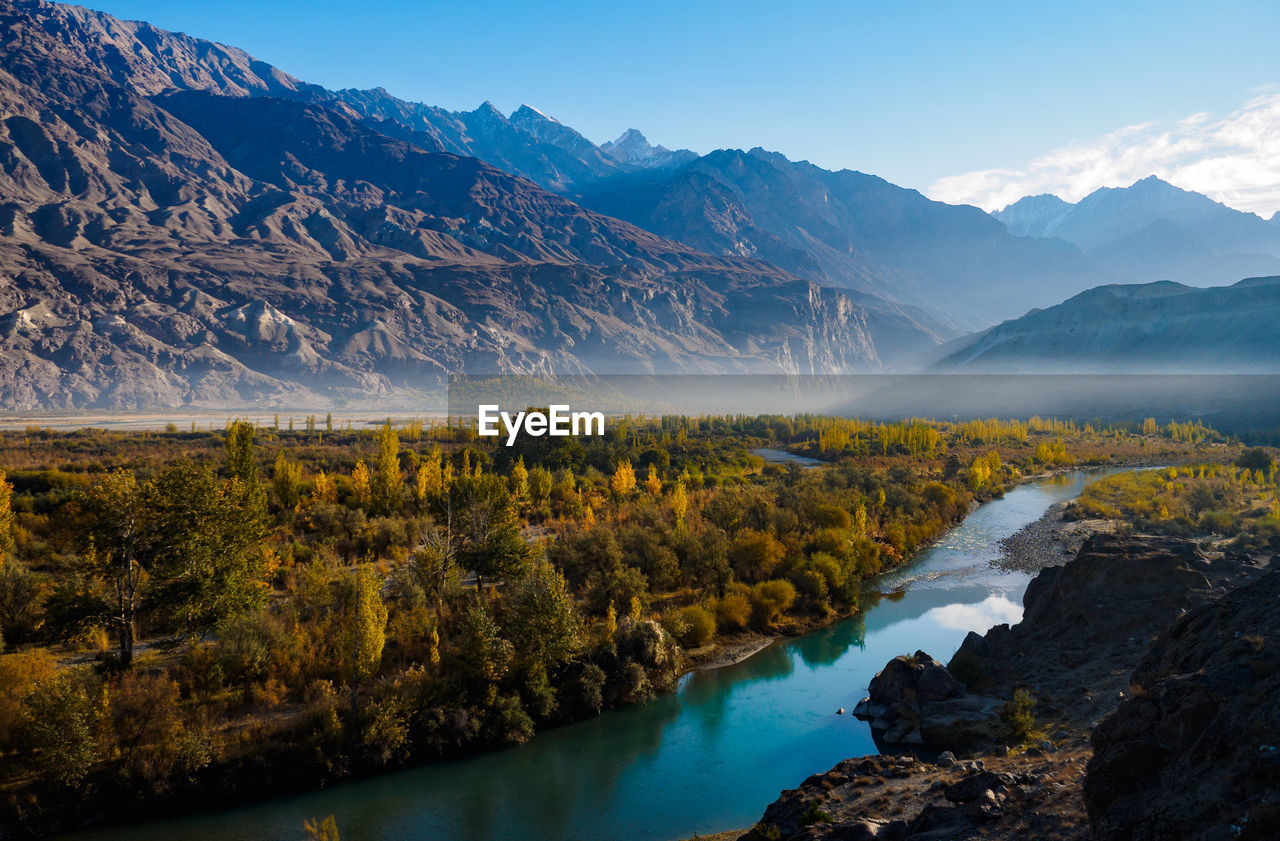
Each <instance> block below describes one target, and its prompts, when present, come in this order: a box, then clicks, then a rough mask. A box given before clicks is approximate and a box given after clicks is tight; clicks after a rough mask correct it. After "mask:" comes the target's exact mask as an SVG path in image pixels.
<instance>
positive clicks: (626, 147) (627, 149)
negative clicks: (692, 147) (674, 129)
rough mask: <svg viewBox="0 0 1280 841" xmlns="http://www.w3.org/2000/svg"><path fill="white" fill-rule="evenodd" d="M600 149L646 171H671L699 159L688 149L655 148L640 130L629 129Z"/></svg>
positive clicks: (602, 145) (603, 144) (616, 158)
mask: <svg viewBox="0 0 1280 841" xmlns="http://www.w3.org/2000/svg"><path fill="white" fill-rule="evenodd" d="M600 149H601V150H602V151H603V152H605V153H606V154H608V155H610V156H611V157H613V158H614V159H615V160H618V161H622V162H623V163H626V164H632V165H633V166H638V167H643V168H645V169H670V168H672V167H676V166H679V165H680V164H683V163H688V162H689V161H691V160H693V159H694V158H696V157H698V156H697V154H695V153H694V152H690V151H689V150H688V149H676V150H675V151H672V150H671V149H668V148H667V147H666V146H654V145H652V144H650V143H649V139H648V138H646V137H645V136H644V135H643V134H641V133H640V131H639V130H638V129H633V128H629V129H627V130H626V131H624V132H623V133H622V134H621V135H620V136H619V137H618V139H617V140H610V141H606V142H605V143H602V144H601V145H600Z"/></svg>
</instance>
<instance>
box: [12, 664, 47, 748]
mask: <svg viewBox="0 0 1280 841" xmlns="http://www.w3.org/2000/svg"><path fill="white" fill-rule="evenodd" d="M57 672H58V661H57V660H55V659H54V658H53V656H52V655H51V654H49V652H47V651H44V650H43V649H34V650H31V651H23V652H21V653H18V654H5V655H3V656H0V750H8V749H11V748H16V747H18V744H16V743H17V742H19V738H18V737H19V735H20V734H19V732H18V727H19V725H20V724H21V723H22V711H23V706H22V702H23V701H25V700H26V698H27V696H28V695H30V694H31V691H32V690H33V689H35V688H36V686H37V685H39V684H41V683H44V682H46V681H49V680H52V679H53V676H54V675H56V674H57Z"/></svg>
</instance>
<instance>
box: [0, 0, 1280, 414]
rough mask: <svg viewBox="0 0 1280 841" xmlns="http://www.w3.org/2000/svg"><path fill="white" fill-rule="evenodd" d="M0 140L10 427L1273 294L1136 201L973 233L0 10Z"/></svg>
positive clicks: (1172, 200)
mask: <svg viewBox="0 0 1280 841" xmlns="http://www.w3.org/2000/svg"><path fill="white" fill-rule="evenodd" d="M0 111H3V113H4V117H3V120H2V121H0V160H2V161H3V171H2V172H0V354H3V357H4V359H5V361H6V363H7V364H6V365H5V366H4V368H3V370H2V371H0V405H3V406H4V407H5V408H8V409H10V410H35V409H47V408H62V409H66V408H72V409H77V408H89V407H94V408H110V409H142V408H153V407H178V406H232V405H254V406H263V405H277V406H285V407H308V406H320V405H332V406H337V405H343V404H344V403H345V404H353V403H356V402H358V403H359V404H361V405H378V406H388V407H391V406H395V407H405V408H408V407H420V406H421V405H422V399H423V398H422V395H423V393H424V392H431V391H433V390H438V389H439V388H440V386H441V385H442V383H443V382H444V381H445V378H446V377H447V375H448V374H450V373H455V372H473V373H477V372H478V373H536V374H545V373H551V372H571V373H584V372H592V373H630V372H655V373H663V372H699V373H717V372H726V373H730V372H770V373H784V372H789V373H852V372H863V371H885V370H893V369H898V370H902V369H904V368H905V367H907V366H909V365H910V364H911V361H912V360H914V359H917V358H920V357H921V355H922V354H929V353H931V352H934V351H933V349H935V348H937V347H938V346H939V345H940V344H944V343H946V342H949V341H955V340H957V339H958V338H959V337H960V336H962V335H963V334H964V333H966V332H968V331H970V330H975V329H978V330H980V329H982V328H986V327H987V326H988V325H990V324H993V323H995V322H999V321H1002V320H1007V319H1017V318H1018V317H1019V316H1022V315H1023V314H1024V313H1026V312H1027V311H1028V310H1030V309H1033V308H1036V307H1045V306H1050V305H1052V304H1054V303H1056V302H1058V301H1061V300H1063V299H1064V298H1067V297H1069V296H1072V295H1075V294H1077V293H1080V292H1082V291H1083V290H1086V289H1089V288H1090V287H1095V286H1098V285H1099V284H1105V283H1109V282H1113V281H1115V280H1129V279H1136V280H1151V279H1157V278H1153V277H1147V276H1145V274H1144V273H1149V271H1156V270H1162V269H1158V268H1156V269H1153V268H1152V266H1156V267H1158V266H1161V265H1164V263H1159V262H1158V261H1154V260H1151V255H1152V254H1161V255H1166V256H1167V255H1168V254H1175V253H1181V254H1183V258H1182V259H1181V260H1180V259H1178V258H1174V257H1170V258H1168V259H1166V260H1165V263H1168V264H1169V265H1172V266H1175V267H1184V268H1185V267H1186V266H1199V267H1201V268H1204V269H1205V270H1204V272H1203V273H1202V274H1201V276H1200V277H1199V278H1198V281H1199V282H1205V281H1206V280H1216V279H1218V278H1219V277H1221V276H1222V275H1223V274H1228V275H1229V274H1230V273H1231V272H1241V273H1280V268H1278V269H1276V270H1275V271H1273V270H1272V269H1271V268H1268V267H1269V266H1271V263H1270V262H1268V261H1275V262H1277V263H1280V259H1277V258H1276V257H1275V256H1274V255H1275V254H1280V248H1277V247H1276V244H1275V243H1276V238H1275V235H1274V234H1275V232H1276V231H1280V223H1277V221H1276V220H1275V219H1273V220H1271V221H1270V222H1264V221H1263V220H1261V219H1259V218H1258V217H1256V216H1252V215H1251V214H1238V213H1237V212H1236V211H1231V210H1230V209H1228V208H1225V207H1223V206H1221V205H1217V204H1215V203H1213V202H1211V201H1210V200H1209V199H1207V198H1205V197H1203V196H1198V195H1197V194H1194V193H1185V192H1184V191H1180V190H1177V189H1176V188H1173V187H1170V186H1169V185H1166V184H1163V182H1156V181H1151V180H1148V181H1144V182H1139V183H1138V184H1136V185H1134V186H1133V187H1130V188H1126V189H1121V190H1112V191H1099V193H1098V194H1095V196H1091V197H1089V199H1086V200H1084V201H1082V202H1080V203H1078V204H1076V205H1069V204H1067V203H1065V202H1062V201H1061V200H1057V199H1053V197H1033V198H1030V199H1026V200H1023V201H1022V202H1019V203H1017V204H1015V205H1012V206H1011V207H1009V208H1006V209H1005V210H1003V211H1000V212H999V213H997V214H986V213H984V212H982V211H981V210H978V209H977V208H973V207H967V206H952V205H946V204H943V203H940V202H935V201H931V200H929V199H928V198H926V197H925V196H923V195H921V194H920V193H918V192H916V191H914V190H909V189H904V188H902V187H898V186H896V185H893V184H891V183H889V182H887V181H884V180H883V179H880V178H877V177H875V176H872V175H867V174H863V173H859V172H852V171H840V172H830V171H827V170H823V169H821V168H819V167H816V166H813V165H812V164H809V163H807V162H803V161H801V162H795V161H791V160H788V159H787V158H785V157H784V156H782V155H780V154H778V153H775V152H768V151H765V150H763V149H759V148H756V149H751V150H749V151H742V150H718V151H715V152H712V153H710V154H707V155H702V156H699V155H697V154H695V153H693V152H690V151H688V150H670V149H666V148H664V147H662V146H654V145H652V144H650V143H649V141H648V140H647V139H646V138H645V137H644V135H643V134H641V133H640V132H639V131H637V130H635V129H630V130H628V131H626V132H625V133H623V134H622V136H620V137H619V138H618V139H617V140H616V141H613V142H609V143H604V144H600V145H596V144H594V143H592V142H591V141H590V140H588V139H587V138H585V137H584V136H582V135H581V134H580V133H578V132H577V131H575V130H574V129H572V128H571V127H569V126H566V125H564V124H562V123H560V122H559V121H557V120H555V119H554V118H552V117H549V116H547V115H545V114H543V113H541V112H539V111H538V110H536V109H535V108H533V107H531V106H522V107H520V108H519V109H517V110H516V111H514V112H513V113H511V114H510V115H503V114H502V113H501V112H500V111H498V110H497V109H496V108H495V107H493V106H492V105H491V104H489V103H485V104H484V105H482V106H480V107H479V108H477V109H476V110H474V111H470V112H455V111H449V110H446V109H442V108H438V107H435V106H430V105H425V104H421V103H413V102H408V101H405V100H402V99H399V98H397V97H395V96H393V95H391V94H390V93H388V92H387V91H386V90H383V89H381V88H377V89H372V90H353V89H346V90H337V91H332V90H327V89H324V88H322V87H319V86H316V85H312V84H308V83H306V82H303V81H300V80H298V79H296V78H294V77H292V76H290V75H288V74H287V73H285V72H283V71H281V70H279V69H278V68H275V67H272V66H271V65H269V64H266V63H264V62H261V61H259V60H257V59H254V58H253V57H252V56H250V55H248V54H247V53H245V52H243V51H241V50H238V49H236V48H234V47H229V46H225V45H221V44H216V43H212V42H209V41H204V40H200V39H197V38H192V37H190V36H187V35H183V34H181V33H173V32H167V31H164V30H161V29H157V28H155V27H152V26H150V25H149V24H146V23H139V22H128V21H121V20H118V19H116V18H113V17H111V16H110V15H106V14H102V13H98V12H93V11H89V10H86V9H83V8H79V7H75V6H67V5H61V4H54V3H47V2H43V1H42V0H0ZM1095 197H1097V198H1096V200H1095ZM1091 200H1092V201H1091ZM1143 220H1145V221H1143ZM1171 243H1172V245H1170V244H1171ZM1173 246H1176V248H1180V249H1182V251H1181V252H1177V251H1176V248H1174V247H1173ZM1144 249H1145V250H1144ZM1162 249H1164V250H1162ZM1186 255H1192V256H1193V257H1194V259H1192V258H1191V257H1187V256H1186ZM1256 267H1263V268H1262V269H1260V270H1259V271H1258V272H1252V269H1254V268H1256ZM1245 268H1249V269H1250V270H1251V272H1243V269H1245ZM1210 269H1212V271H1210ZM1188 271H1190V270H1188ZM1184 273H1185V272H1184ZM1240 276H1241V274H1240V273H1237V274H1235V275H1234V276H1232V279H1235V278H1238V277H1240ZM1189 279H1190V280H1197V279H1195V278H1189ZM1011 323H1017V322H1016V321H1015V322H1011ZM984 335H985V334H984ZM944 346H945V345H944ZM947 347H949V346H947Z"/></svg>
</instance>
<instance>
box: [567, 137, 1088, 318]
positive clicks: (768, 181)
mask: <svg viewBox="0 0 1280 841" xmlns="http://www.w3.org/2000/svg"><path fill="white" fill-rule="evenodd" d="M583 201H584V203H585V204H587V205H588V206H589V207H593V208H595V209H597V210H600V211H601V212H604V213H609V214H611V215H614V216H618V217H620V218H623V219H627V220H628V221H631V222H634V223H636V224H637V225H640V226H641V227H644V228H647V229H649V230H652V231H654V232H656V233H660V234H662V235H664V236H668V237H671V238H673V239H677V240H679V241H681V242H684V243H687V244H689V245H692V246H694V247H697V248H701V249H704V250H707V251H712V252H715V253H720V254H738V255H742V256H750V257H759V258H761V259H765V260H769V261H771V262H774V263H776V264H777V265H779V266H782V267H783V268H786V269H787V270H788V271H791V272H793V273H795V274H798V275H800V276H803V277H810V278H815V279H822V280H824V281H825V282H829V283H834V284H836V285H839V286H842V287H845V288H848V289H854V290H857V291H860V292H863V293H866V294H870V295H875V296H877V297H880V298H885V299H888V300H891V301H895V302H897V303H899V304H904V305H909V306H912V307H915V308H917V309H923V310H926V311H927V312H928V313H929V314H930V316H931V317H932V318H933V319H935V322H941V323H944V324H948V325H950V326H951V327H953V328H955V327H960V328H973V327H980V326H982V325H983V324H989V323H990V322H991V321H992V320H994V319H997V318H1009V317H1012V316H1016V315H1020V314H1022V313H1024V312H1026V311H1027V310H1028V309H1029V308H1031V307H1034V306H1044V305H1047V304H1050V303H1053V302H1055V301H1060V300H1062V298H1063V296H1065V295H1069V294H1071V293H1073V292H1077V291H1080V290H1082V289H1085V288H1088V287H1089V286H1091V285H1096V284H1097V283H1098V281H1099V280H1100V279H1101V278H1099V276H1098V275H1097V274H1096V273H1095V272H1094V271H1093V269H1092V267H1091V265H1090V264H1089V263H1088V261H1086V260H1085V259H1084V258H1083V256H1082V255H1081V254H1080V252H1079V251H1078V250H1077V249H1076V248H1075V247H1074V246H1072V245H1069V244H1068V243H1065V242H1062V241H1060V240H1052V239H1032V238H1028V237H1015V236H1011V235H1010V234H1009V232H1008V230H1007V229H1006V228H1005V226H1004V225H1003V224H1001V223H1000V222H998V221H996V220H994V219H992V218H991V217H990V216H989V215H987V214H986V213H983V212H982V211H981V210H979V209H977V208H975V207H956V206H952V205H947V204H942V203H941V202H935V201H931V200H929V199H927V198H925V197H924V196H922V195H921V194H920V193H918V192H916V191H915V190H906V189H903V188H901V187H897V186H895V185H893V184H890V183H889V182H887V181H885V180H883V179H881V178H877V177H875V176H873V175H866V174H863V173H860V172H851V171H848V170H843V171H840V172H829V171H827V170H824V169H820V168H819V167H816V166H813V165H812V164H809V163H805V162H794V161H790V160H787V159H786V158H785V157H783V156H782V155H779V154H777V153H774V152H766V151H764V150H763V149H752V150H751V151H749V152H743V151H740V150H723V151H718V152H713V153H711V154H709V155H706V156H704V157H701V158H698V159H697V160H694V161H692V162H690V163H688V164H686V165H684V166H683V167H681V168H680V169H679V170H678V171H677V172H675V173H674V174H670V175H666V174H661V175H660V176H659V177H656V178H655V177H654V176H652V175H651V176H650V177H649V178H648V179H647V180H645V179H643V178H638V177H636V176H623V177H620V178H617V179H614V180H612V181H607V182H604V183H603V184H601V185H598V186H596V187H594V188H592V189H589V190H588V191H586V194H585V195H584V197H583Z"/></svg>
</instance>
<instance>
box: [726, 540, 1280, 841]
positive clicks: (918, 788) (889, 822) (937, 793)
mask: <svg viewBox="0 0 1280 841" xmlns="http://www.w3.org/2000/svg"><path fill="white" fill-rule="evenodd" d="M1273 567H1276V568H1273V569H1272V570H1271V571H1269V572H1268V571H1266V569H1265V562H1263V561H1260V560H1259V559H1257V558H1255V557H1252V556H1249V555H1242V554H1230V553H1228V554H1220V553H1215V552H1208V551H1205V550H1204V549H1202V548H1201V547H1200V546H1199V545H1198V544H1197V543H1196V542H1195V541H1191V540H1182V539H1172V538H1160V537H1128V538H1120V537H1114V536H1098V537H1095V538H1092V539H1090V540H1089V541H1087V542H1086V543H1085V545H1084V547H1083V548H1082V549H1081V551H1080V553H1079V555H1078V556H1077V557H1076V558H1075V559H1074V560H1072V561H1071V562H1070V563H1068V564H1067V565H1066V566H1064V567H1057V568H1050V569H1046V570H1044V571H1042V572H1041V573H1040V574H1039V575H1038V576H1037V577H1036V579H1035V580H1034V581H1033V582H1032V585H1031V586H1030V587H1029V588H1028V590H1027V593H1026V597H1025V612H1024V615H1023V620H1022V622H1021V623H1019V624H1018V625H1015V626H1013V627H1012V628H1010V627H1009V626H1007V625H1001V626H997V627H996V628H993V629H991V630H990V631H988V632H987V633H986V634H985V635H978V634H970V635H969V637H968V638H967V639H966V640H965V641H964V643H963V645H962V646H961V648H960V652H959V653H957V655H956V658H954V659H953V660H952V662H951V664H950V667H949V669H943V668H942V667H941V666H940V665H938V664H937V662H936V661H934V660H933V659H932V658H930V657H929V656H928V655H926V654H924V653H923V652H917V653H916V654H915V655H914V656H911V657H899V658H895V659H894V660H893V661H891V662H890V663H889V664H888V665H887V666H886V667H885V669H884V670H883V671H882V672H881V673H880V674H879V675H877V677H876V679H875V681H873V683H872V685H871V686H870V687H869V689H870V691H871V695H870V696H869V697H868V698H867V699H866V700H865V701H864V703H863V704H861V705H859V709H858V711H857V712H858V713H860V714H861V715H862V716H863V717H872V718H873V719H876V720H880V719H884V720H882V721H879V724H880V725H884V727H883V729H880V728H878V732H886V733H888V732H889V728H891V727H893V728H897V729H898V730H902V729H903V724H902V722H907V721H911V722H915V725H914V726H913V727H912V728H910V729H909V730H907V731H905V732H903V733H902V734H901V735H902V741H907V740H909V739H911V740H915V739H918V740H919V741H921V742H931V743H933V744H938V742H937V741H934V740H933V739H931V738H930V736H931V735H932V734H931V731H930V723H929V716H928V715H926V714H925V712H926V711H928V710H930V709H933V708H938V707H940V708H942V709H946V708H947V706H948V705H958V704H961V703H965V702H970V703H971V702H972V699H973V698H975V697H982V696H975V695H974V694H973V692H970V691H968V689H976V690H978V691H980V692H983V693H987V695H989V696H990V699H992V701H993V704H996V705H997V706H995V707H993V708H989V709H988V711H987V712H988V720H987V724H988V725H989V727H990V731H989V732H993V733H995V734H996V735H997V736H1002V735H1003V733H1002V732H1001V730H1000V728H1001V727H1002V722H1001V721H1000V720H999V715H998V704H999V703H1000V702H999V701H995V699H1003V698H1008V697H1010V695H1012V693H1013V692H1014V690H1015V689H1016V688H1018V687H1024V688H1026V689H1027V690H1028V691H1030V692H1031V693H1032V695H1033V697H1034V698H1035V700H1036V701H1037V704H1036V707H1035V715H1036V723H1037V725H1038V726H1040V727H1045V728H1048V729H1050V730H1051V731H1052V734H1051V736H1050V739H1049V740H1045V739H1043V737H1037V739H1038V740H1039V741H1038V742H1037V743H1036V745H1035V746H1033V747H1027V748H1025V749H1022V750H1016V751H1015V750H1005V749H1004V748H1003V745H1002V743H1001V742H998V741H991V742H990V743H989V746H990V747H992V748H993V749H992V750H989V751H986V752H985V754H984V755H982V757H981V758H974V754H973V752H972V750H970V751H968V752H960V751H958V752H959V753H961V758H959V759H957V758H956V757H955V756H953V755H950V754H943V755H942V756H940V757H939V760H938V762H936V763H926V762H921V761H920V760H919V759H916V758H914V757H908V756H875V757H864V758H857V759H850V760H846V761H845V762H842V763H840V764H839V765H837V766H836V767H835V768H833V769H832V770H831V771H829V772H827V773H825V774H818V775H815V776H813V777H810V778H809V779H808V780H806V781H805V783H804V784H803V785H801V786H800V787H799V788H797V789H795V790H791V791H785V792H783V793H782V796H781V797H780V798H779V799H778V800H777V801H776V802H775V803H774V804H772V805H771V806H770V807H769V808H768V809H767V810H766V811H765V813H764V815H763V816H762V818H761V821H760V823H759V824H757V825H756V827H755V828H754V829H753V830H752V832H751V833H748V834H747V835H745V836H744V839H749V841H758V840H759V839H763V838H777V839H873V838H874V839H914V838H921V839H923V838H930V839H961V838H971V837H983V838H988V839H1000V840H1001V841H1015V840H1016V841H1021V839H1026V838H1038V837H1045V838H1048V837H1055V838H1062V839H1080V841H1083V839H1086V838H1090V837H1091V835H1090V826H1089V824H1090V822H1092V827H1093V835H1092V837H1094V838H1095V839H1096V840H1097V841H1157V839H1161V840H1162V839H1180V840H1181V839H1190V841H1214V839H1218V838H1222V839H1229V838H1243V839H1249V841H1260V840H1261V839H1275V838H1280V744H1277V741H1278V740H1280V735H1277V734H1280V701H1278V700H1277V699H1280V561H1274V562H1273ZM1166 629H1168V630H1166ZM1153 640H1155V643H1154V645H1153V644H1152V641H1153ZM1135 669H1136V670H1135ZM957 675H959V676H961V677H964V678H965V681H966V683H965V684H961V683H960V682H959V681H958V680H957V677H956V676H957ZM1131 675H1132V685H1131ZM1121 699H1127V700H1123V702H1121ZM1117 704H1119V705H1120V706H1119V709H1118V710H1117ZM873 705H874V706H873ZM1108 716H1109V717H1108ZM1104 719H1105V721H1104ZM1099 722H1102V724H1100V725H1099ZM874 726H876V725H875V724H874V723H873V727H874ZM1095 728H1096V729H1095ZM973 732H976V729H975V730H974V731H971V732H970V735H972V733H973ZM1090 732H1093V748H1094V750H1095V751H1096V753H1095V754H1094V756H1093V758H1092V761H1090V741H1089V734H1090ZM947 735H951V736H953V737H954V735H955V733H954V732H952V733H950V734H947ZM881 741H885V740H883V739H882V740H881ZM943 744H945V742H943ZM1086 763H1087V767H1088V772H1087V773H1088V778H1087V782H1086V781H1085V766H1086ZM1086 803H1087V807H1088V811H1087V814H1086V808H1085V807H1086Z"/></svg>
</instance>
